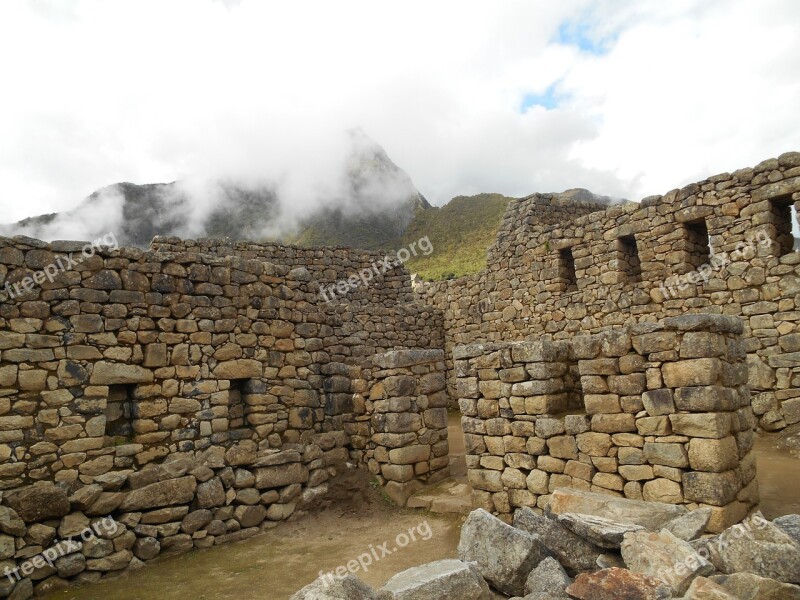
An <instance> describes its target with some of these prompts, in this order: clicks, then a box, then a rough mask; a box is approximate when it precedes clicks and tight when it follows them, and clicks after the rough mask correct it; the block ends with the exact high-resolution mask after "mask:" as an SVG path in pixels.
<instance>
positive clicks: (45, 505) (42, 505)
mask: <svg viewBox="0 0 800 600" xmlns="http://www.w3.org/2000/svg"><path fill="white" fill-rule="evenodd" d="M5 501H6V503H7V504H8V505H9V506H10V507H11V508H13V509H14V510H15V511H16V513H17V515H18V516H19V517H20V518H21V519H22V520H23V521H25V522H26V523H33V522H37V521H46V520H47V519H58V518H60V517H63V516H64V515H66V514H67V513H68V512H69V500H67V494H66V492H65V491H64V490H63V489H62V488H60V487H59V486H57V485H54V484H52V483H49V482H44V481H42V482H39V483H35V484H33V485H29V486H28V487H24V488H21V489H19V490H15V491H13V492H10V493H8V494H6V496H5Z"/></svg>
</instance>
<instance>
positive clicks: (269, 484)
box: [255, 463, 309, 489]
mask: <svg viewBox="0 0 800 600" xmlns="http://www.w3.org/2000/svg"><path fill="white" fill-rule="evenodd" d="M308 477H309V475H308V468H306V467H305V466H304V465H302V464H300V463H288V464H283V465H276V466H272V467H261V468H258V469H256V485H255V486H256V487H257V488H258V489H265V488H277V487H283V486H286V485H291V484H293V483H305V482H306V481H308Z"/></svg>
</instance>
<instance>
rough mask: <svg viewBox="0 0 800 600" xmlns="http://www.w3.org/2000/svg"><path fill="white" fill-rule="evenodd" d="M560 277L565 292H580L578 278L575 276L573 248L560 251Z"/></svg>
mask: <svg viewBox="0 0 800 600" xmlns="http://www.w3.org/2000/svg"><path fill="white" fill-rule="evenodd" d="M558 277H559V278H560V279H561V280H562V281H563V284H564V291H565V292H577V291H578V276H577V275H576V274H575V257H574V256H573V254H572V248H562V249H561V250H559V251H558Z"/></svg>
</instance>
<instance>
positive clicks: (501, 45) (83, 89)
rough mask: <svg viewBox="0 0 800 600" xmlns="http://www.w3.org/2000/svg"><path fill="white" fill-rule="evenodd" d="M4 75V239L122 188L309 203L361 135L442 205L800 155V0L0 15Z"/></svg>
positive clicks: (635, 191) (658, 188) (15, 7)
mask: <svg viewBox="0 0 800 600" xmlns="http://www.w3.org/2000/svg"><path fill="white" fill-rule="evenodd" d="M0 56H2V57H3V58H2V67H3V68H2V91H0V209H2V211H1V213H0V222H11V221H15V220H17V219H20V218H23V217H26V216H30V215H35V214H40V213H46V212H53V211H60V210H65V209H67V208H70V207H72V206H74V205H76V204H77V203H79V202H80V201H81V200H82V199H83V198H84V197H85V196H87V195H88V194H89V193H91V192H92V191H94V190H95V189H97V188H99V187H101V186H104V185H107V184H110V183H114V182H117V181H132V182H135V183H151V182H163V181H172V180H175V179H184V178H192V177H198V176H203V177H209V176H219V177H228V178H241V179H245V180H247V179H249V180H264V179H266V180H272V179H274V180H280V181H283V182H288V184H289V185H294V186H295V188H296V189H298V190H304V187H303V186H304V184H305V183H306V182H308V181H309V180H310V179H313V178H314V176H315V175H314V174H315V173H323V172H326V170H329V169H331V165H332V164H334V163H335V162H336V161H337V160H339V159H340V157H338V156H336V155H337V153H339V152H341V147H342V145H341V143H340V136H341V134H342V132H343V131H345V130H346V129H348V128H351V127H354V126H360V127H361V128H363V130H364V131H365V132H366V133H367V134H368V135H369V136H371V137H372V138H373V139H375V140H376V141H377V142H379V143H380V144H381V145H383V147H384V148H385V149H386V151H387V152H388V154H389V156H390V157H391V158H392V159H393V160H394V161H395V162H396V163H397V164H398V165H399V166H400V167H402V168H403V169H405V170H406V171H407V172H408V173H409V175H410V176H411V177H412V179H413V180H414V182H415V184H416V186H417V188H418V189H419V190H420V191H421V192H422V193H423V194H425V196H426V197H427V198H428V199H429V200H430V201H431V202H432V203H434V204H443V203H445V202H447V201H448V200H449V199H450V198H451V197H452V196H455V195H458V194H474V193H477V192H488V191H497V192H503V193H505V194H508V195H524V194H528V193H532V192H534V191H542V192H545V191H561V190H563V189H566V188H570V187H586V188H590V189H592V190H593V191H595V192H598V193H603V194H610V195H614V196H622V197H627V198H630V199H638V198H640V197H643V196H646V195H649V194H654V193H664V192H666V191H668V190H669V189H671V188H674V187H678V186H679V185H681V184H684V183H687V182H691V181H695V180H698V179H701V178H704V177H706V176H708V175H712V174H715V173H718V172H722V171H730V170H733V169H736V168H739V167H743V166H751V165H753V164H755V163H757V162H759V161H760V160H762V159H765V158H770V157H774V156H777V155H778V154H780V153H782V152H786V151H788V150H800V111H798V106H800V2H797V1H796V0H726V1H714V0H697V1H692V0H671V1H669V2H665V1H663V0H652V1H647V0H645V1H638V0H637V1H635V2H633V1H630V2H626V1H624V0H611V1H608V2H588V1H583V0H572V1H564V0H559V1H547V2H544V1H539V2H536V1H508V2H504V1H497V2H486V1H482V2H475V1H471V0H466V1H465V0H457V1H449V0H448V1H445V0H436V1H430V0H428V1H425V2H418V1H414V0H410V1H409V0H405V1H403V2H387V1H383V0H365V1H349V0H337V1H331V0H322V1H319V2H311V1H303V0H300V1H297V0H292V1H281V2H271V1H266V0H240V1H235V0H227V1H223V0H152V1H151V0H130V1H128V0H27V1H26V0H2V3H0ZM309 193H311V192H310V191H309ZM301 196H302V194H301Z"/></svg>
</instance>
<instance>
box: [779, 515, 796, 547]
mask: <svg viewBox="0 0 800 600" xmlns="http://www.w3.org/2000/svg"><path fill="white" fill-rule="evenodd" d="M772 524H773V525H775V526H777V527H780V529H781V531H783V532H784V533H785V534H786V535H788V536H789V537H790V538H792V539H793V540H794V541H795V542H797V543H798V544H800V515H784V516H783V517H778V518H777V519H773V520H772Z"/></svg>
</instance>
